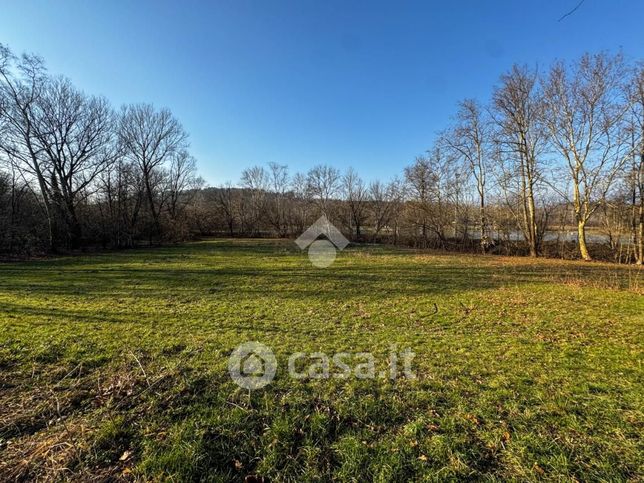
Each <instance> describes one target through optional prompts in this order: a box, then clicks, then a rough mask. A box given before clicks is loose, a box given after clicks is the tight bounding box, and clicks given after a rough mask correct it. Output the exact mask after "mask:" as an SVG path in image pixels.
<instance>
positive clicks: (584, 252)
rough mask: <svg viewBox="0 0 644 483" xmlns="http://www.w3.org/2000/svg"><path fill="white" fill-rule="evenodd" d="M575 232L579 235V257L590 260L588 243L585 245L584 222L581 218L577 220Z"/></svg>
mask: <svg viewBox="0 0 644 483" xmlns="http://www.w3.org/2000/svg"><path fill="white" fill-rule="evenodd" d="M577 233H578V235H579V253H580V255H581V258H583V259H584V260H586V261H587V262H590V261H591V260H592V257H591V256H590V253H589V252H588V245H586V222H585V221H582V220H578V221H577Z"/></svg>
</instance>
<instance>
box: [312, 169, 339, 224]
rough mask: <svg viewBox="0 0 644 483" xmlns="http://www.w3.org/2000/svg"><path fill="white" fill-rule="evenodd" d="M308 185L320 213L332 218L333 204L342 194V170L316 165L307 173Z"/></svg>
mask: <svg viewBox="0 0 644 483" xmlns="http://www.w3.org/2000/svg"><path fill="white" fill-rule="evenodd" d="M306 187H307V192H308V193H309V196H310V197H311V200H312V201H313V203H314V204H315V206H316V207H317V208H318V211H319V212H320V214H322V215H325V216H327V217H328V218H331V215H332V213H331V204H332V202H333V200H334V198H336V197H337V196H338V195H339V194H340V187H341V176H340V172H339V171H338V170H337V169H335V168H333V167H331V166H327V165H318V166H315V167H313V168H312V169H311V170H310V171H309V172H308V173H307V175H306Z"/></svg>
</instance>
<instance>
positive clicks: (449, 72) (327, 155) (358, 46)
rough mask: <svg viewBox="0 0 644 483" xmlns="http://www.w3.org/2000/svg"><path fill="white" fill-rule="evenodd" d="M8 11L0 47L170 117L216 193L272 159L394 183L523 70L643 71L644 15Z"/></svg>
mask: <svg viewBox="0 0 644 483" xmlns="http://www.w3.org/2000/svg"><path fill="white" fill-rule="evenodd" d="M577 3H578V0H559V1H540V2H536V1H534V2H529V1H516V0H515V1H492V0H489V1H483V0H478V1H476V0H472V1H453V0H452V1H450V0H443V1H441V2H429V1H424V2H394V1H391V2H367V1H364V2H349V1H321V0H319V1H305V0H301V1H291V2H278V1H269V0H266V1H255V2H248V1H243V0H231V1H213V2H196V1H195V2H187V1H179V0H176V1H174V2H165V1H154V2H152V1H150V2H139V1H113V0H110V1H73V2H72V1H55V2H54V1H42V2H32V1H28V0H22V1H7V0H0V42H3V43H6V44H8V45H9V46H10V47H11V48H12V49H13V50H14V51H17V52H21V51H31V52H36V53H38V54H40V55H42V56H43V57H44V58H45V60H46V61H47V64H48V66H49V69H50V71H51V72H53V73H56V74H65V75H67V76H68V77H70V78H71V79H72V80H73V81H74V82H75V83H76V84H77V85H78V86H79V87H81V88H82V89H83V90H85V91H86V92H88V93H96V94H103V95H105V96H107V97H108V98H109V99H111V101H112V102H113V103H114V105H115V106H118V105H120V104H122V103H127V102H139V101H145V102H151V103H153V104H155V105H157V106H167V107H169V108H170V109H171V110H172V111H173V112H174V113H175V115H176V116H177V117H178V118H179V119H180V120H181V122H182V123H183V124H184V126H185V128H186V129H187V131H188V132H189V133H190V139H191V143H192V151H193V153H194V155H195V156H196V157H197V159H198V161H199V169H200V172H201V174H202V175H203V176H204V178H205V179H206V180H207V181H208V182H209V183H210V184H213V185H214V184H218V183H221V182H225V181H232V182H236V181H237V180H238V178H239V174H240V172H241V170H242V169H243V168H244V167H247V166H251V165H254V164H263V163H267V162H269V161H276V162H280V163H284V164H288V165H289V167H290V168H291V171H300V170H301V171H304V170H306V169H308V168H309V167H311V166H312V165H314V164H318V163H327V164H331V165H333V166H336V167H338V168H345V167H348V166H354V167H355V168H356V169H358V170H359V171H360V173H361V174H362V175H363V177H364V178H366V179H374V178H383V179H386V178H389V177H392V176H394V175H397V174H399V173H400V172H401V171H402V169H403V167H404V166H405V165H406V164H408V163H409V162H410V161H412V160H413V158H414V156H416V155H417V154H420V153H422V152H423V151H424V150H425V149H427V148H428V147H429V146H430V145H431V142H432V139H433V138H434V135H435V133H436V132H437V131H439V130H441V129H442V128H444V127H445V126H446V124H447V123H448V122H449V120H450V117H451V116H452V115H453V113H454V106H455V104H456V102H457V101H458V100H460V99H461V98H465V97H476V98H479V99H481V100H485V99H487V98H488V96H489V94H490V92H491V89H492V86H493V85H494V84H495V82H496V81H497V79H498V77H499V75H500V74H501V73H502V72H503V71H504V70H506V69H507V68H509V67H510V66H511V65H512V63H515V62H518V63H528V64H530V65H536V64H538V65H540V66H545V65H547V64H549V63H550V62H551V61H552V60H553V59H555V58H563V59H571V58H574V57H576V56H578V55H580V54H581V53H583V52H584V51H598V50H603V49H607V50H611V51H615V50H617V49H619V48H622V49H623V52H624V54H625V55H626V56H627V57H628V58H630V59H644V26H643V25H644V24H643V20H644V2H643V1H641V0H585V2H584V4H583V5H582V6H581V7H579V9H578V10H577V11H576V12H575V13H574V14H573V15H571V16H570V17H568V18H566V19H565V20H563V21H561V22H558V21H557V20H558V18H559V17H561V15H563V14H564V13H566V12H567V11H568V10H570V9H572V8H573V7H574V6H575V5H576V4H577Z"/></svg>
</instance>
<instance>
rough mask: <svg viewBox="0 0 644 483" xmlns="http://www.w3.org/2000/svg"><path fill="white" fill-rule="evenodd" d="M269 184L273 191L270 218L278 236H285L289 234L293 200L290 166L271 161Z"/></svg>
mask: <svg viewBox="0 0 644 483" xmlns="http://www.w3.org/2000/svg"><path fill="white" fill-rule="evenodd" d="M268 185H269V187H270V190H271V191H272V196H271V197H270V203H269V207H268V210H267V214H268V218H269V220H270V223H271V225H272V226H273V227H274V228H275V230H276V231H277V234H278V236H280V237H285V236H286V235H287V234H288V209H289V206H288V205H289V201H291V196H289V185H290V179H289V175H288V167H287V166H285V165H281V164H278V163H269V164H268Z"/></svg>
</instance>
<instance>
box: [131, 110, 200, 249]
mask: <svg viewBox="0 0 644 483" xmlns="http://www.w3.org/2000/svg"><path fill="white" fill-rule="evenodd" d="M187 138H188V135H187V134H186V132H185V131H184V129H183V127H182V126H181V124H180V123H179V121H178V120H177V119H176V118H175V117H174V116H173V115H172V113H171V112H170V111H169V110H168V109H161V110H156V109H155V108H154V107H153V106H152V105H151V104H131V105H128V106H125V107H123V109H122V112H121V117H120V121H119V140H120V142H121V145H122V148H123V152H124V154H125V156H126V157H127V158H129V159H131V160H132V161H133V162H134V163H136V165H137V166H138V167H139V169H140V170H141V174H142V176H143V183H144V186H145V194H146V198H147V203H148V209H149V210H150V215H151V217H152V222H153V226H154V231H155V235H156V236H158V237H160V236H161V235H162V229H161V219H160V218H161V210H162V208H163V201H164V198H163V196H162V193H160V191H161V190H162V186H163V183H162V180H163V177H164V172H163V171H164V168H165V167H166V166H167V165H168V164H169V163H170V161H171V159H172V156H174V155H175V154H176V153H177V152H179V151H181V150H182V149H185V148H186V147H187Z"/></svg>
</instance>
